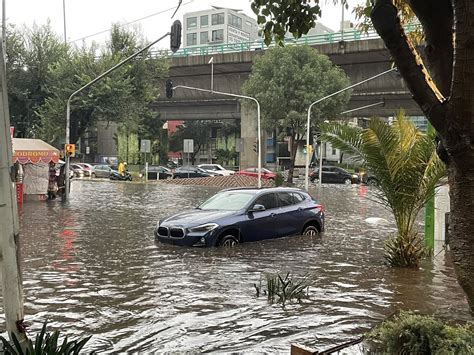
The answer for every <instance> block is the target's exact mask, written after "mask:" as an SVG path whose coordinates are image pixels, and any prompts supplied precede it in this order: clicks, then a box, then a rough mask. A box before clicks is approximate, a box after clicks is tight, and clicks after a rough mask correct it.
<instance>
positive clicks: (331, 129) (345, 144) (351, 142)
mask: <svg viewBox="0 0 474 355" xmlns="http://www.w3.org/2000/svg"><path fill="white" fill-rule="evenodd" d="M320 130H321V140H322V141H325V142H329V143H331V145H332V146H333V147H334V148H337V149H340V150H342V151H344V152H345V153H348V154H352V155H353V156H354V159H355V160H357V161H363V160H365V157H364V153H363V151H362V150H361V146H362V144H363V141H362V138H361V132H362V129H361V128H360V127H354V126H349V125H347V124H340V123H337V122H331V123H323V124H321V125H320Z"/></svg>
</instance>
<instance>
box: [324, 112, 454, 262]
mask: <svg viewBox="0 0 474 355" xmlns="http://www.w3.org/2000/svg"><path fill="white" fill-rule="evenodd" d="M321 131H322V135H321V137H322V139H323V140H324V141H327V142H330V143H331V144H332V145H333V147H336V148H339V149H341V150H342V151H344V152H346V153H349V154H352V155H354V156H355V158H356V159H358V160H359V161H361V162H362V163H363V164H364V165H365V167H366V168H367V169H368V170H369V171H370V172H371V174H373V175H374V176H375V178H376V179H377V181H378V184H377V185H376V189H377V191H378V193H377V194H376V197H377V200H378V201H379V202H380V203H382V204H383V205H384V206H385V207H386V208H388V209H389V210H390V211H391V212H392V213H393V215H394V217H395V222H396V225H397V230H398V233H396V234H395V235H394V236H392V237H391V238H389V240H388V241H387V242H386V244H385V255H384V256H385V258H386V260H387V261H388V263H389V264H390V265H392V266H417V265H418V264H419V262H420V260H421V258H422V257H423V255H424V251H425V248H424V245H423V239H422V236H421V235H420V233H418V231H416V230H415V228H414V226H415V220H416V217H417V216H418V213H419V212H420V210H421V209H422V208H423V207H424V206H425V204H426V202H427V201H428V200H429V199H430V198H431V197H432V196H433V191H434V188H435V187H436V185H437V184H438V182H439V180H440V179H441V178H442V177H443V176H444V175H445V174H446V170H445V169H446V168H445V165H444V163H443V162H442V161H441V160H440V159H439V158H438V155H437V154H436V144H435V140H434V138H435V137H434V134H423V133H421V132H420V131H419V130H418V129H417V128H416V127H415V126H414V124H413V123H412V122H410V121H408V120H407V119H406V117H405V113H404V111H402V110H400V111H399V112H398V114H397V117H396V120H395V122H394V123H393V124H392V125H389V124H387V123H385V122H383V121H381V120H379V119H373V120H371V121H370V122H369V125H368V128H367V129H362V128H360V127H353V126H349V125H346V124H341V123H328V124H323V125H322V127H321Z"/></svg>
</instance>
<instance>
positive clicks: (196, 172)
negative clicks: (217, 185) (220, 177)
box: [173, 166, 215, 179]
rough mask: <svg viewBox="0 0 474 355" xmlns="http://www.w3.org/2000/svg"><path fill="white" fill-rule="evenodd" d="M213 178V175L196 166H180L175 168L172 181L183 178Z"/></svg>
mask: <svg viewBox="0 0 474 355" xmlns="http://www.w3.org/2000/svg"><path fill="white" fill-rule="evenodd" d="M209 176H215V174H212V173H209V172H207V171H205V170H203V169H201V168H198V167H196V166H181V167H179V168H177V169H176V170H175V171H174V173H173V179H184V178H188V177H189V178H197V177H209Z"/></svg>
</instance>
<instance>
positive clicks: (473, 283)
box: [448, 148, 474, 312]
mask: <svg viewBox="0 0 474 355" xmlns="http://www.w3.org/2000/svg"><path fill="white" fill-rule="evenodd" d="M448 150H449V148H448ZM465 153H466V155H465V159H463V160H462V161H460V162H459V163H458V164H456V163H453V164H450V166H449V169H448V172H449V195H450V198H451V214H450V221H449V226H450V230H449V246H450V248H451V250H452V256H453V262H454V265H455V269H456V275H457V278H458V282H459V284H460V285H461V287H462V288H463V290H464V292H465V293H466V295H467V300H468V302H469V306H470V307H471V311H473V312H474V232H473V231H474V151H473V150H472V149H471V150H470V151H468V150H466V152H465Z"/></svg>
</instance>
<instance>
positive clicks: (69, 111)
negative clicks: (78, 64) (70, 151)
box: [64, 32, 171, 201]
mask: <svg viewBox="0 0 474 355" xmlns="http://www.w3.org/2000/svg"><path fill="white" fill-rule="evenodd" d="M170 34H171V33H170V32H168V33H166V34H165V35H164V36H162V37H160V38H158V39H157V40H156V41H154V42H151V43H150V44H149V45H147V46H146V47H144V48H142V49H140V50H139V51H138V52H135V53H133V54H132V55H130V56H129V57H127V58H125V59H124V60H122V61H121V62H120V63H118V64H117V65H115V66H114V67H112V68H110V69H109V70H107V71H105V72H104V73H102V74H100V75H99V76H98V77H97V78H95V79H94V80H92V81H90V82H89V83H87V84H86V85H84V86H83V87H81V88H80V89H78V90H76V91H74V92H73V93H72V94H71V96H69V99H68V100H67V104H66V144H69V143H70V142H69V140H70V121H71V100H72V98H73V97H74V96H75V95H77V94H78V93H80V92H81V91H82V90H84V89H86V88H88V87H89V86H91V85H93V84H95V83H96V82H98V81H99V80H100V79H102V78H103V77H105V76H107V75H108V74H110V73H111V72H113V71H114V70H116V69H118V68H120V67H121V66H122V65H124V64H125V63H127V62H129V61H130V60H132V59H133V58H135V57H137V56H138V55H140V54H141V53H143V52H144V51H146V50H148V49H150V47H151V46H153V45H154V44H156V43H158V42H159V41H161V40H162V39H163V38H165V37H168V36H169V35H170ZM65 173H66V179H65V181H66V182H65V183H66V186H65V194H64V200H65V201H68V200H69V155H67V154H66V169H65Z"/></svg>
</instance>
